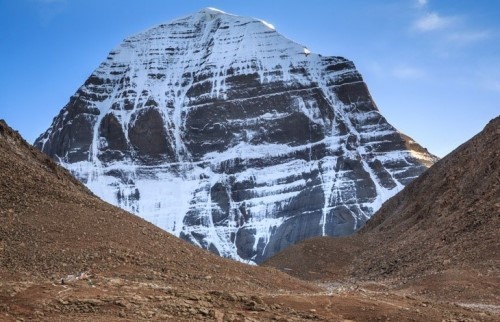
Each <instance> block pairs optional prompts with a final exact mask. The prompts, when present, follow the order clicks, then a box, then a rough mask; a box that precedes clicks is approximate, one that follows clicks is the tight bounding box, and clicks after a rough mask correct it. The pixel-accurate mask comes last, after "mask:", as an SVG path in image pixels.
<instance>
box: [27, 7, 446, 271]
mask: <svg viewBox="0 0 500 322" xmlns="http://www.w3.org/2000/svg"><path fill="white" fill-rule="evenodd" d="M35 146H36V147H37V148H38V149H40V150H41V151H43V152H45V153H47V154H48V155H50V156H51V157H52V158H54V159H55V160H57V161H58V162H59V163H60V164H61V165H63V166H64V167H66V168H67V169H68V170H70V171H71V172H72V173H73V174H74V175H75V176H76V177H77V178H78V179H79V180H81V181H82V182H83V183H85V184H86V185H87V187H88V188H90V189H91V190H92V191H93V192H94V193H95V194H97V195H98V196H100V197H101V198H103V199H104V200H106V201H108V202H110V203H112V204H115V205H118V206H120V207H122V208H123V209H126V210H128V211H131V212H134V213H136V214H137V215H139V216H141V217H143V218H145V219H147V220H148V221H150V222H152V223H153V224H155V225H157V226H159V227H161V228H163V229H165V230H167V231H169V232H172V233H173V234H175V235H176V236H179V237H181V238H183V239H185V240H188V241H190V242H191V243H194V244H196V245H199V246H201V247H203V248H207V249H210V250H211V251H213V252H215V253H218V254H219V255H221V256H225V257H230V258H234V259H237V260H241V261H247V262H256V263H259V262H261V261H262V260H264V259H265V258H268V257H269V256H271V255H273V254H275V253H276V252H278V251H280V250H282V249H284V248H285V247H287V246H288V245H290V244H294V243H296V242H298V241H300V240H303V239H306V238H309V237H312V236H324V235H329V236H338V235H347V234H350V233H352V232H354V231H355V230H357V229H358V228H360V227H361V226H362V225H363V224H364V223H365V221H366V220H367V219H368V218H370V216H371V215H372V214H373V213H374V212H375V211H376V210H377V209H378V208H379V207H380V206H381V204H382V202H383V201H385V200H386V199H387V198H389V197H390V196H392V195H394V194H395V193H396V192H398V191H399V190H401V189H402V188H403V187H404V186H405V185H406V184H408V183H409V182H411V181H412V180H413V179H415V178H416V177H417V176H418V175H420V174H421V173H422V172H423V171H424V170H426V169H427V168H428V167H429V166H430V165H432V164H433V163H434V162H435V161H436V158H435V157H434V156H432V155H431V154H429V153H428V152H427V150H425V149H423V148H422V147H421V146H420V145H418V144H417V143H415V142H414V141H413V140H412V139H411V138H409V137H407V136H405V135H404V134H402V133H400V132H398V131H397V130H396V129H395V128H394V127H392V126H391V125H390V124H389V123H388V122H387V121H386V120H385V118H384V117H383V116H382V115H381V114H380V112H379V111H378V109H377V107H376V105H375V103H374V102H373V100H372V98H371V97H370V94H369V92H368V89H367V86H366V84H365V83H364V82H363V79H362V77H361V75H360V74H359V73H358V72H357V70H356V68H355V67H354V64H353V63H352V62H351V61H349V60H346V59H344V58H342V57H323V56H321V55H318V54H314V53H310V52H309V50H307V49H306V48H305V47H304V46H303V45H300V44H297V43H295V42H293V41H291V40H289V39H287V38H285V37H283V36H282V35H280V34H279V33H278V32H276V31H275V30H274V27H273V26H272V25H270V24H268V23H266V22H264V21H262V20H258V19H253V18H245V17H239V16H234V15H230V14H226V13H224V12H221V11H219V10H216V9H212V8H207V9H203V10H201V11H199V12H197V13H195V14H193V15H190V16H187V17H184V18H181V19H177V20H174V21H172V22H170V23H168V24H162V25H159V26H157V27H154V28H152V29H149V30H147V31H145V32H142V33H139V34H137V35H135V36H132V37H130V38H127V39H125V40H124V41H123V43H122V44H120V45H119V46H118V47H117V48H115V49H114V50H113V51H111V53H110V54H109V56H108V57H107V59H106V60H105V61H104V62H103V63H102V64H101V65H100V66H99V67H98V68H97V69H96V70H95V71H94V72H93V73H92V75H91V76H90V77H89V78H88V79H87V81H86V82H85V83H84V84H83V86H82V87H80V88H79V89H78V91H77V92H76V93H75V95H73V96H72V97H71V99H70V101H69V103H68V104H67V105H66V106H65V107H64V108H63V109H62V110H61V112H60V113H59V115H58V116H56V117H55V118H54V121H53V123H52V125H51V126H50V128H49V129H48V130H47V131H46V132H45V133H43V134H42V135H41V136H40V137H39V138H38V139H37V140H36V141H35Z"/></svg>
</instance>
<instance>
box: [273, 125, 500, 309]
mask: <svg viewBox="0 0 500 322" xmlns="http://www.w3.org/2000/svg"><path fill="white" fill-rule="evenodd" d="M499 251H500V117H497V118H495V119H494V120H492V121H491V122H490V123H489V124H488V125H487V126H486V127H485V129H484V130H483V131H482V132H481V133H479V134H478V135H476V136H475V137H473V138H472V139H471V140H469V141H468V142H466V143H464V144H463V145H461V146H460V147H458V148H457V149H456V150H455V151H453V152H452V153H450V154H449V155H448V156H446V157H445V158H443V159H442V160H440V161H439V162H437V163H436V164H435V165H434V166H432V167H431V168H430V169H429V170H427V171H426V172H425V173H424V174H423V175H422V176H420V177H419V178H418V179H416V180H415V181H414V182H412V183H411V184H409V185H408V186H407V187H406V188H405V189H404V190H403V191H402V192H400V193H399V194H397V195H396V196H394V197H393V198H391V199H390V200H388V201H387V202H386V203H385V204H384V205H383V206H382V208H381V209H380V210H379V211H378V212H377V213H376V214H375V215H374V216H373V217H372V219H370V220H369V221H368V222H367V224H366V225H365V226H364V228H363V229H362V230H361V231H360V232H359V233H358V234H356V235H353V236H349V237H344V238H314V239H310V240H308V241H305V242H303V243H299V244H297V245H294V246H293V247H290V248H288V249H287V250H285V251H283V252H282V253H280V254H278V255H276V256H274V257H273V258H271V259H270V260H269V261H267V262H266V263H265V264H264V265H266V266H273V267H277V268H279V269H282V270H284V271H286V272H288V273H289V274H291V275H293V276H296V277H300V278H303V279H307V280H317V281H330V282H331V281H332V280H334V281H346V280H350V281H357V282H359V281H372V282H373V281H378V282H381V281H383V282H384V283H387V282H390V284H391V285H393V286H394V287H397V288H400V289H410V290H411V292H420V293H426V294H427V295H426V296H427V297H429V296H430V297H433V298H441V299H447V300H456V301H473V302H472V303H469V302H467V303H469V304H470V305H471V306H476V307H478V306H481V305H482V306H483V308H485V307H488V308H489V309H490V310H493V311H495V312H496V314H498V313H500V306H499V305H498V304H499V303H500V292H499V291H498V290H499V289H500V254H499ZM416 290H418V291H416ZM488 305H490V306H488ZM497 317H499V316H498V315H497Z"/></svg>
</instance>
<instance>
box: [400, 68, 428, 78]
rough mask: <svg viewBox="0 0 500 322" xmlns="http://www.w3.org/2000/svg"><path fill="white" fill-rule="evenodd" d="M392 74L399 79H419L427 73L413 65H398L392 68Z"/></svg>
mask: <svg viewBox="0 0 500 322" xmlns="http://www.w3.org/2000/svg"><path fill="white" fill-rule="evenodd" d="M392 75H393V76H394V77H396V78H399V79H405V80H407V79H418V78H422V77H424V76H425V75H426V73H425V71H424V70H422V69H420V68H417V67H413V66H397V67H395V68H394V69H393V70H392Z"/></svg>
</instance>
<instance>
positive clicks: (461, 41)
mask: <svg viewBox="0 0 500 322" xmlns="http://www.w3.org/2000/svg"><path fill="white" fill-rule="evenodd" d="M490 37H491V32H490V31H487V30H481V31H465V30H464V31H458V32H453V33H450V34H449V35H448V36H447V38H448V41H450V42H453V43H455V44H458V45H468V44H471V43H475V42H478V41H482V40H486V39H488V38H490Z"/></svg>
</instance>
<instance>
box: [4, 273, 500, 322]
mask: <svg viewBox="0 0 500 322" xmlns="http://www.w3.org/2000/svg"><path fill="white" fill-rule="evenodd" d="M71 279H73V280H71ZM498 282H499V281H498V278H497V277H495V276H478V275H477V274H473V273H467V272H459V271H448V272H443V273H439V274H436V275H430V276H427V277H423V278H420V279H415V280H413V281H397V280H394V281H383V282H363V283H361V284H356V283H321V284H319V283H318V282H314V283H313V282H311V284H314V285H311V286H313V287H314V286H317V285H319V287H320V288H319V290H318V291H316V292H310V293H300V292H290V291H284V290H277V291H276V293H272V292H266V293H262V292H261V293H252V292H248V290H246V287H245V286H244V284H245V283H248V281H242V282H241V283H242V284H243V285H242V291H238V290H234V291H224V290H218V288H217V285H213V283H212V281H211V280H210V278H209V277H208V276H207V277H206V281H204V282H203V283H204V284H206V287H203V288H202V289H203V290H191V289H184V288H180V287H178V286H172V284H169V283H168V280H167V279H165V278H162V276H161V273H151V275H149V276H148V275H147V274H144V273H143V272H137V273H134V272H126V271H122V272H120V270H117V271H116V272H115V273H114V274H112V273H102V274H91V273H89V274H88V276H85V275H83V276H82V278H81V279H75V277H74V276H70V277H66V281H65V282H64V284H62V283H61V280H59V279H55V278H54V279H53V280H45V279H42V278H23V279H20V276H11V278H6V279H2V281H1V282H0V320H2V321H32V320H42V321H70V320H71V321H137V320H161V321H304V320H316V321H389V320H391V321H498V320H500V305H499V302H498V298H499V297H498V290H497V289H495V285H498Z"/></svg>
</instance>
